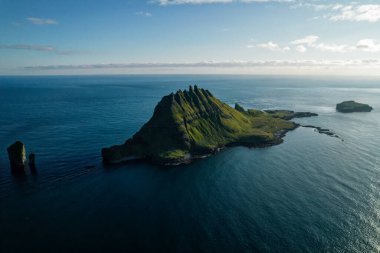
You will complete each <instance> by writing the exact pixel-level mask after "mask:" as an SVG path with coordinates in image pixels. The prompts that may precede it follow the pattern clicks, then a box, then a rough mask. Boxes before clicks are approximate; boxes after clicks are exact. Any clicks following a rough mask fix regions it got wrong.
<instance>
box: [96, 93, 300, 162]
mask: <svg viewBox="0 0 380 253" xmlns="http://www.w3.org/2000/svg"><path fill="white" fill-rule="evenodd" d="M295 127H296V124H295V123H293V122H291V121H287V120H284V119H281V118H276V117H272V116H271V115H270V114H268V113H265V112H261V111H257V110H248V111H245V110H244V108H242V107H241V106H238V107H237V109H234V108H232V107H230V106H229V105H227V104H225V103H223V102H221V101H220V100H219V99H217V98H216V97H214V96H213V95H212V94H211V93H210V92H209V91H208V90H204V89H200V88H198V87H197V86H194V88H193V87H191V86H190V87H189V90H185V91H181V90H179V91H177V92H176V93H175V94H174V93H172V94H170V95H168V96H165V97H163V98H162V100H161V101H160V102H159V103H158V104H157V106H156V108H155V110H154V113H153V116H152V118H151V119H150V120H149V121H148V122H147V123H146V124H145V125H144V126H143V127H142V128H141V129H140V131H138V132H137V133H136V134H135V135H134V136H133V137H132V138H131V139H129V140H127V141H126V142H125V143H124V144H123V145H119V146H113V147H111V148H104V149H103V150H102V155H103V160H104V161H105V162H106V163H117V162H121V161H125V160H132V159H139V158H143V159H149V160H151V161H153V162H156V163H160V164H180V163H185V162H189V161H191V160H192V159H194V158H196V157H199V156H204V155H207V154H211V153H213V152H215V151H217V150H218V149H219V148H222V147H224V146H227V145H245V146H263V145H270V144H275V143H278V142H281V138H280V137H279V136H280V135H279V134H278V133H281V132H283V131H288V130H291V129H294V128H295Z"/></svg>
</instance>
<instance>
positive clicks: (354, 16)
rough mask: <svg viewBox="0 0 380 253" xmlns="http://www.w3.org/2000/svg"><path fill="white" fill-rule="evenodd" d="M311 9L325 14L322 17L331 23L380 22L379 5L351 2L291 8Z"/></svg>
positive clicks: (294, 6)
mask: <svg viewBox="0 0 380 253" xmlns="http://www.w3.org/2000/svg"><path fill="white" fill-rule="evenodd" d="M301 7H306V8H312V9H314V10H315V11H325V12H327V13H326V14H325V15H323V16H322V17H323V18H325V19H329V20H331V21H358V22H359V21H366V22H372V23H373V22H378V21H380V5H379V4H360V3H359V2H351V3H350V4H346V5H344V4H316V3H302V2H301V3H298V4H296V5H293V6H292V8H301Z"/></svg>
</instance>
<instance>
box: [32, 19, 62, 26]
mask: <svg viewBox="0 0 380 253" xmlns="http://www.w3.org/2000/svg"><path fill="white" fill-rule="evenodd" d="M26 20H28V21H29V22H30V23H32V24H35V25H58V21H56V20H54V19H50V18H36V17H28V18H26Z"/></svg>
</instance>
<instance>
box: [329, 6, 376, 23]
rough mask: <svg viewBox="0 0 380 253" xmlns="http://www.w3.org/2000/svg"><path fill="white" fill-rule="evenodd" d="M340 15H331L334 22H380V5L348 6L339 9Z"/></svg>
mask: <svg viewBox="0 0 380 253" xmlns="http://www.w3.org/2000/svg"><path fill="white" fill-rule="evenodd" d="M337 10H338V11H339V13H337V14H332V15H330V17H329V19H330V20H333V21H344V20H348V21H368V22H377V21H379V20H380V5H378V4H364V5H356V6H355V5H347V6H344V7H341V8H339V9H337Z"/></svg>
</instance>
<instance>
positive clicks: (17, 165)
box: [7, 141, 26, 170]
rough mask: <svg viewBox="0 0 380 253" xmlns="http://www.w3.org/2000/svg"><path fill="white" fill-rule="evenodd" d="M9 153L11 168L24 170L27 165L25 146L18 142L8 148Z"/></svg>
mask: <svg viewBox="0 0 380 253" xmlns="http://www.w3.org/2000/svg"><path fill="white" fill-rule="evenodd" d="M7 151H8V157H9V162H10V164H11V168H12V169H14V170H24V168H25V163H26V151H25V145H24V144H23V143H22V142H21V141H16V142H15V143H13V144H12V145H11V146H9V147H8V149H7Z"/></svg>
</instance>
